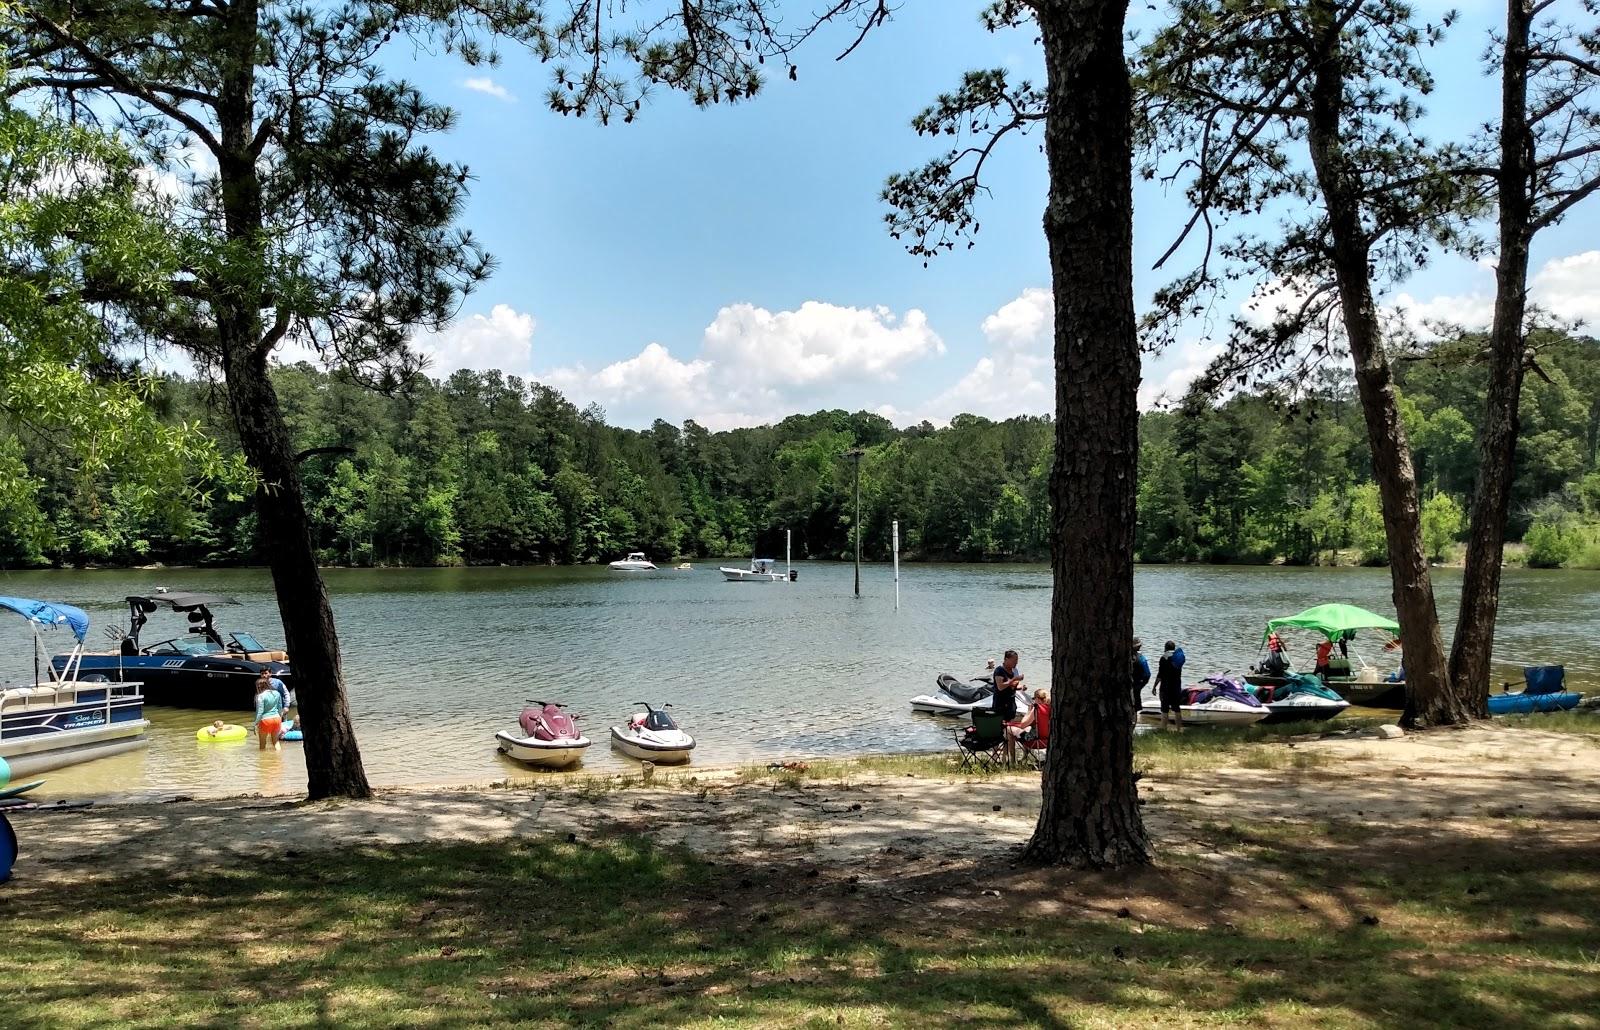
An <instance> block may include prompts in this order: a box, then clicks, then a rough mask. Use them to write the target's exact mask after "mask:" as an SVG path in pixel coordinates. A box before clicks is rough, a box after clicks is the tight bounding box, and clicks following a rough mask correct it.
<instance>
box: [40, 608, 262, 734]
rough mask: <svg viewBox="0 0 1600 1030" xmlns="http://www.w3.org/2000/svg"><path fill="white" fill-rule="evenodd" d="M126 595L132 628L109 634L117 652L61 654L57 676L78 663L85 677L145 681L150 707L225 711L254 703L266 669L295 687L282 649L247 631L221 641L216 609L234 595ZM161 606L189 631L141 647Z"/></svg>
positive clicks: (56, 662) (54, 660)
mask: <svg viewBox="0 0 1600 1030" xmlns="http://www.w3.org/2000/svg"><path fill="white" fill-rule="evenodd" d="M125 600H126V601H127V603H128V613H129V623H128V632H127V633H122V632H121V631H118V630H113V631H111V634H110V635H111V636H112V637H113V638H114V639H116V640H117V641H118V644H117V649H116V650H114V651H97V652H83V653H81V654H78V655H77V657H76V658H74V656H72V655H56V656H55V657H53V658H51V659H50V664H51V666H52V667H54V669H55V670H56V673H57V676H58V678H61V673H62V671H63V670H64V669H65V668H66V667H67V664H68V663H69V661H76V662H77V663H78V665H79V667H80V673H79V674H80V676H103V677H104V678H106V679H107V680H110V681H111V682H113V683H125V682H135V681H137V682H139V683H142V684H143V685H144V697H145V701H146V702H147V703H148V704H152V705H166V706H171V707H175V708H207V709H214V710H223V711H249V710H252V709H254V708H255V693H256V691H255V684H256V677H257V676H259V675H260V673H261V670H262V669H265V670H267V671H268V672H269V673H271V674H272V675H273V676H274V677H276V678H277V679H280V680H282V681H283V682H284V684H285V685H286V686H287V687H288V688H289V689H290V690H293V688H294V680H293V678H292V677H291V676H290V671H289V656H288V655H287V654H285V653H284V652H283V651H282V650H277V649H273V648H269V647H267V646H265V645H264V644H262V643H261V642H260V641H259V640H257V639H256V638H255V637H254V636H252V635H251V634H249V633H233V634H230V635H229V636H228V638H227V639H226V640H224V639H223V637H222V634H221V632H220V631H219V630H218V629H217V626H216V621H215V618H214V616H213V615H212V614H211V609H212V608H215V607H217V606H220V605H224V604H238V603H239V602H238V601H237V600H235V599H234V598H232V597H228V596H226V595H223V594H197V593H187V592H177V591H174V592H168V593H157V594H152V595H150V596H148V597H147V596H142V595H134V596H129V597H128V598H126V599H125ZM161 605H166V606H168V607H170V608H171V609H172V610H173V611H175V612H182V613H184V614H185V616H186V617H187V619H188V624H189V631H188V633H187V634H185V635H184V636H181V637H173V638H172V639H170V640H163V641H161V642H160V643H156V644H151V645H149V646H144V645H141V644H140V642H139V633H140V631H141V630H142V629H143V628H144V625H145V623H146V622H147V621H148V619H149V616H150V615H151V614H152V613H153V612H155V611H156V609H157V608H158V607H159V606H161Z"/></svg>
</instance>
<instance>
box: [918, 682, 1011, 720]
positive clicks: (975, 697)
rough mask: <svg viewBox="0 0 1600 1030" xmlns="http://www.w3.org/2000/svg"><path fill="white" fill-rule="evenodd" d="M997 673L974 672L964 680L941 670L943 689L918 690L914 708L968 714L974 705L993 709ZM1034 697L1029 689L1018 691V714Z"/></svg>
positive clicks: (940, 713)
mask: <svg viewBox="0 0 1600 1030" xmlns="http://www.w3.org/2000/svg"><path fill="white" fill-rule="evenodd" d="M993 676H994V673H986V674H985V675H983V676H974V677H973V678H972V679H970V680H968V681H967V682H965V683H963V682H961V681H960V680H958V679H956V678H955V677H954V676H952V675H950V674H949V673H941V674H940V675H939V678H938V680H937V681H936V682H937V683H938V684H939V692H938V693H937V694H918V695H917V696H916V697H914V698H912V699H911V710H912V711H913V712H926V713H928V714H929V715H957V716H960V715H966V714H968V713H969V712H971V711H973V709H984V710H986V709H989V708H993V707H994V680H993V678H992V677H993ZM1030 704H1031V701H1030V700H1029V698H1028V692H1027V691H1025V690H1019V691H1017V714H1018V715H1021V714H1022V713H1023V712H1025V711H1027V710H1028V707H1029V705H1030Z"/></svg>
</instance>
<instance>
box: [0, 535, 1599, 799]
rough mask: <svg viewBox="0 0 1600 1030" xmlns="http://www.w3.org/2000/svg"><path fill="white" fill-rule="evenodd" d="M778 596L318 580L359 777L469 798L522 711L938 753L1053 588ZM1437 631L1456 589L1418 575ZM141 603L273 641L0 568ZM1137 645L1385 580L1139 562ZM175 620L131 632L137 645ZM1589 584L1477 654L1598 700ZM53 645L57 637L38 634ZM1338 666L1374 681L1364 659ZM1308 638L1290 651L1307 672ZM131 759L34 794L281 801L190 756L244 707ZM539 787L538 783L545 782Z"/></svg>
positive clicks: (33, 592) (243, 598)
mask: <svg viewBox="0 0 1600 1030" xmlns="http://www.w3.org/2000/svg"><path fill="white" fill-rule="evenodd" d="M796 567H797V568H798V569H799V571H800V579H799V582H797V583H793V584H777V583H773V584H754V583H744V584H730V583H725V582H723V580H722V578H721V577H720V576H719V575H718V573H717V571H716V567H715V564H708V565H703V566H697V567H696V569H695V571H693V572H676V571H662V572H658V573H653V574H651V573H643V574H641V573H631V574H630V573H615V572H612V571H610V570H609V569H605V568H532V569H380V570H332V571H329V572H328V573H327V574H326V575H327V579H328V587H329V590H330V592H331V594H332V597H333V604H334V609H335V612H336V614H337V617H338V624H339V631H340V635H341V640H342V644H343V647H344V655H345V673H346V677H347V683H348V688H349V694H350V708H351V712H352V714H353V716H354V719H355V724H356V730H357V734H358V736H359V738H360V743H361V750H362V755H363V757H364V759H365V762H366V768H367V772H368V775H369V777H370V778H371V780H372V782H373V783H374V784H378V785H399V784H409V783H468V782H482V781H487V780H491V779H498V778H502V777H507V776H509V777H511V778H513V779H531V778H534V777H536V776H538V775H541V774H538V773H533V772H531V771H529V770H526V769H524V768H523V767H521V766H519V765H517V764H516V763H513V762H511V761H510V760H508V759H505V758H503V757H501V756H500V755H499V754H497V752H496V751H495V748H494V739H493V735H494V731H495V730H497V729H502V728H510V727H514V726H515V723H516V716H517V713H518V712H519V711H520V710H521V708H522V705H523V701H524V699H527V698H532V697H540V698H549V699H553V700H561V701H564V702H566V703H568V704H569V705H570V706H571V707H572V708H573V709H574V710H575V711H577V712H579V713H581V715H582V716H583V717H584V718H583V719H582V721H581V722H580V726H582V727H583V729H584V731H585V732H586V733H587V735H588V736H589V737H590V738H591V739H593V740H594V741H595V744H594V746H593V747H592V748H591V749H590V752H589V757H587V758H586V759H585V761H584V764H583V767H582V768H583V769H584V770H585V771H588V772H610V771H619V770H623V769H628V768H636V767H635V766H634V765H633V764H632V763H631V762H630V761H629V760H628V759H624V758H621V757H619V756H618V755H616V754H615V753H614V752H613V751H611V750H610V747H609V742H608V730H607V727H608V726H610V725H611V723H613V722H616V721H618V720H619V719H620V718H621V717H622V716H623V715H624V714H625V713H627V712H628V711H629V710H630V702H632V701H635V700H650V701H653V702H663V701H670V702H672V703H673V705H674V711H675V713H676V715H677V718H678V720H679V722H680V724H681V725H682V726H683V727H684V728H685V729H687V730H688V731H689V732H690V733H692V734H694V735H695V736H696V738H697V739H698V741H699V748H698V749H697V750H696V752H695V762H696V763H697V764H701V765H711V764H724V763H731V762H746V761H767V760H771V759H775V758H784V757H796V756H809V755H826V754H846V753H863V752H872V751H897V750H907V749H925V748H938V747H944V746H947V745H948V744H949V742H950V739H951V732H952V728H953V727H954V725H955V723H954V721H953V720H949V719H938V718H936V717H932V716H920V715H914V714H912V713H911V712H910V710H909V709H908V707H907V705H906V701H907V700H908V699H909V698H910V697H911V696H912V695H914V694H919V693H924V692H926V691H928V690H929V689H930V688H931V687H932V684H933V679H934V677H935V675H937V674H938V673H940V672H944V671H949V672H953V673H957V674H963V675H964V674H967V673H971V672H975V671H977V670H978V669H980V668H981V667H982V664H983V660H984V659H985V658H986V657H997V656H998V655H999V653H1000V652H1001V651H1002V650H1003V649H1005V648H1007V647H1014V648H1016V649H1017V650H1018V651H1019V652H1021V655H1022V668H1023V670H1024V671H1025V672H1026V673H1027V674H1028V682H1029V683H1030V684H1031V685H1034V686H1045V687H1048V686H1049V670H1048V668H1047V666H1048V661H1047V657H1048V653H1049V644H1050V630H1049V603H1050V590H1049V584H1050V577H1049V570H1048V569H1047V568H1046V567H1045V566H1017V565H1005V566H972V565H908V566H903V567H902V570H901V576H902V579H901V606H900V610H899V611H896V610H895V608H894V582H893V576H892V573H891V571H890V570H889V568H888V567H886V566H877V565H874V566H867V567H865V568H864V569H863V572H862V596H861V597H860V598H856V597H854V596H852V592H851V588H852V574H851V567H850V566H849V565H846V564H824V563H816V562H806V563H801V564H799V565H797V566H796ZM1434 582H1435V588H1436V590H1437V591H1438V593H1439V596H1440V600H1441V607H1442V610H1441V612H1440V614H1441V617H1442V620H1443V622H1444V625H1445V626H1446V627H1449V626H1450V625H1452V624H1453V622H1454V605H1455V595H1456V593H1457V591H1458V590H1459V585H1460V574H1459V572H1457V571H1455V570H1436V572H1435V580H1434ZM157 586H165V587H168V588H170V589H172V590H180V589H181V590H198V591H209V592H218V593H225V594H230V595H232V596H234V597H236V598H238V599H239V601H240V602H241V604H240V605H238V606H237V607H234V606H227V607H224V608H222V609H221V610H219V611H218V612H217V613H216V614H217V624H218V626H219V627H220V628H221V629H222V630H223V632H224V634H225V635H226V633H228V632H230V631H233V630H250V631H252V632H255V633H256V634H257V635H258V636H260V637H261V638H262V639H263V640H264V641H266V642H267V643H268V644H269V645H276V644H278V643H280V642H281V639H282V631H281V627H280V625H279V623H278V618H277V608H276V604H275V602H274V600H273V597H272V593H271V583H270V579H269V577H268V575H267V573H266V572H265V571H264V570H259V569H227V570H201V569H169V570H160V571H148V572H147V571H104V572H77V571H49V572H10V573H0V594H14V595H21V596H24V597H43V598H49V599H56V600H63V601H67V602H69V603H72V604H77V605H80V606H81V607H83V608H85V609H87V610H88V612H89V614H90V618H91V620H92V621H93V623H94V625H93V627H92V628H91V630H90V632H91V634H92V638H91V639H92V640H93V641H94V642H96V643H98V642H100V641H102V640H103V639H104V638H103V636H102V634H101V628H102V627H108V626H125V625H126V624H127V614H128V613H127V608H126V606H125V605H124V604H123V603H122V598H123V597H124V596H125V595H128V594H137V593H147V592H150V591H152V590H154V589H155V588H156V587H157ZM1135 587H1136V606H1137V608H1136V611H1137V614H1136V619H1135V629H1136V631H1137V632H1138V633H1139V634H1140V635H1141V636H1142V637H1143V638H1144V640H1145V642H1146V650H1147V652H1151V651H1155V650H1158V649H1159V645H1160V642H1161V641H1162V640H1164V639H1166V638H1167V637H1172V638H1174V639H1177V640H1179V641H1180V642H1182V643H1183V644H1184V646H1185V648H1186V650H1187V652H1188V654H1189V666H1188V670H1189V672H1190V678H1194V679H1198V678H1199V677H1200V676H1202V675H1206V674H1209V673H1212V672H1221V671H1224V670H1232V671H1234V672H1238V671H1241V670H1243V669H1244V668H1246V667H1247V666H1248V665H1249V664H1250V662H1251V661H1253V660H1254V659H1255V657H1256V652H1257V644H1258V642H1259V640H1260V634H1261V627H1262V625H1263V623H1264V621H1265V620H1266V619H1267V618H1269V617H1271V616H1274V615H1287V614H1292V613H1294V612H1296V611H1299V610H1301V609H1303V608H1307V607H1309V606H1311V605H1313V604H1320V603H1323V602H1326V601H1344V602H1348V603H1352V604H1357V605H1361V606H1362V607H1366V608H1370V609H1373V610H1374V611H1378V612H1384V613H1390V612H1391V611H1392V609H1391V606H1390V603H1389V574H1388V572H1387V570H1383V569H1290V568H1223V567H1184V566H1172V567H1157V566H1150V567H1141V568H1140V569H1138V571H1137V573H1136V576H1135ZM181 630H182V622H181V619H180V618H179V617H178V616H177V615H175V614H173V613H172V612H170V611H166V610H162V611H158V612H157V613H156V614H155V615H153V616H151V622H150V624H149V625H148V626H147V627H146V629H145V633H144V635H145V637H146V639H147V640H151V641H154V640H160V639H164V638H165V637H166V636H169V635H177V634H178V633H179V632H181ZM1597 635H1600V573H1590V572H1568V571H1561V572H1539V571H1531V570H1530V571H1523V570H1507V572H1506V575H1505V583H1504V589H1503V595H1502V608H1501V622H1500V630H1499V634H1498V639H1497V655H1496V658H1497V661H1498V662H1499V663H1500V664H1501V665H1502V666H1503V668H1502V669H1500V670H1499V671H1500V672H1501V673H1503V678H1506V679H1516V678H1519V677H1520V672H1519V671H1518V667H1519V666H1520V665H1521V664H1523V663H1524V662H1527V663H1544V662H1561V663H1564V664H1565V665H1566V666H1567V669H1568V679H1569V682H1570V683H1572V685H1573V686H1574V688H1575V689H1580V690H1590V691H1593V690H1596V689H1600V649H1597V646H1596V637H1597ZM52 638H53V639H54V640H56V641H58V642H60V643H61V644H62V645H63V646H62V648H61V649H63V650H64V649H65V644H66V642H67V641H69V640H70V638H69V637H68V636H67V635H66V634H64V633H54V634H47V639H52ZM1361 645H1362V641H1358V642H1357V648H1356V650H1357V651H1358V652H1361V653H1364V654H1367V655H1368V656H1369V657H1372V658H1374V659H1375V664H1380V665H1382V664H1384V663H1383V661H1382V656H1381V655H1378V654H1374V653H1372V652H1376V650H1377V648H1376V647H1375V646H1368V647H1365V648H1363V647H1362V646H1361ZM1309 649H1310V643H1309V640H1307V639H1305V638H1302V639H1301V641H1300V642H1299V644H1298V646H1297V647H1294V648H1292V649H1291V655H1292V656H1293V657H1295V658H1297V659H1299V660H1300V664H1302V665H1304V664H1308V663H1309V658H1310V655H1309ZM31 676H32V636H31V633H30V632H29V630H28V628H27V626H26V624H24V623H23V622H22V620H21V619H18V618H15V617H8V618H6V619H4V620H0V682H6V683H15V682H21V681H24V680H27V679H29V678H31ZM147 712H148V714H149V717H150V719H151V721H152V722H153V723H154V726H153V728H152V729H151V732H150V738H151V745H150V747H148V748H145V749H143V750H140V751H137V752H134V753H132V754H128V755H121V756H117V757H113V758H107V759H101V760H99V761H96V762H91V763H87V764H85V765H80V766H75V767H69V768H67V769H61V770H57V771H54V772H51V773H48V774H46V778H47V780H48V783H47V785H46V787H45V788H44V791H46V792H47V796H52V797H61V796H80V797H81V796H103V795H109V794H133V795H150V796H167V795H171V794H177V793H181V794H191V795H196V796H203V795H208V794H209V795H215V794H231V793H247V792H254V791H261V792H265V793H285V792H295V791H298V790H301V789H303V787H304V783H305V767H304V763H303V761H302V760H301V757H300V753H299V750H298V748H299V745H297V744H285V745H284V750H283V751H282V752H281V753H273V752H270V751H269V752H266V753H262V752H260V751H258V750H257V748H256V744H255V741H254V740H253V739H252V740H248V741H245V742H243V743H236V744H199V743H197V742H196V741H195V739H194V731H195V729H196V728H197V727H199V726H201V725H204V724H206V723H208V722H210V721H211V719H213V718H219V717H221V718H227V719H229V720H230V721H234V722H245V721H247V720H248V716H247V715H246V714H245V713H208V712H197V711H191V710H180V709H170V708H152V709H147ZM545 775H548V774H545Z"/></svg>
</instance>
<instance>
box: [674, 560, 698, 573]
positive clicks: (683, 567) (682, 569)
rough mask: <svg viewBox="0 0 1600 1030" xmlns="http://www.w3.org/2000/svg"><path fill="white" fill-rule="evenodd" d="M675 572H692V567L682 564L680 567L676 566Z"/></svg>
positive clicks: (686, 563) (687, 563) (688, 564)
mask: <svg viewBox="0 0 1600 1030" xmlns="http://www.w3.org/2000/svg"><path fill="white" fill-rule="evenodd" d="M677 570H678V571H679V572H693V571H694V566H693V565H691V564H690V563H689V562H684V563H683V564H682V565H679V566H677Z"/></svg>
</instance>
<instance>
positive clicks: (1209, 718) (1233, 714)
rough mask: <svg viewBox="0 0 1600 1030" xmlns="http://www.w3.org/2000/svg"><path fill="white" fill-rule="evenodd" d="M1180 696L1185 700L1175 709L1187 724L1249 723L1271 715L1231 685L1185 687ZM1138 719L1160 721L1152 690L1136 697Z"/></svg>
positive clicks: (1261, 705) (1246, 724)
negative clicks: (1225, 686) (1224, 686)
mask: <svg viewBox="0 0 1600 1030" xmlns="http://www.w3.org/2000/svg"><path fill="white" fill-rule="evenodd" d="M1206 682H1207V683H1214V682H1215V681H1213V680H1207V681H1206ZM1183 696H1184V699H1185V701H1184V703H1183V704H1181V705H1179V706H1178V711H1180V712H1181V713H1183V722H1184V725H1186V726H1187V725H1190V724H1193V725H1196V726H1249V725H1251V724H1253V723H1258V722H1260V721H1261V720H1262V719H1265V718H1266V717H1267V716H1268V715H1269V714H1270V713H1269V712H1268V711H1267V709H1266V706H1265V705H1263V704H1262V703H1261V702H1260V701H1257V700H1256V699H1255V698H1254V697H1253V696H1251V695H1250V694H1248V693H1245V692H1244V690H1243V689H1242V688H1240V687H1237V686H1235V685H1231V684H1230V685H1229V686H1228V687H1227V688H1226V690H1220V689H1217V687H1216V686H1212V687H1210V688H1205V687H1185V688H1184V691H1183ZM1139 718H1140V719H1141V720H1143V721H1145V722H1160V721H1161V701H1160V698H1159V696H1158V695H1157V694H1156V692H1155V691H1146V692H1145V693H1144V695H1143V696H1142V697H1141V698H1140V699H1139Z"/></svg>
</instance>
